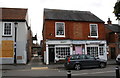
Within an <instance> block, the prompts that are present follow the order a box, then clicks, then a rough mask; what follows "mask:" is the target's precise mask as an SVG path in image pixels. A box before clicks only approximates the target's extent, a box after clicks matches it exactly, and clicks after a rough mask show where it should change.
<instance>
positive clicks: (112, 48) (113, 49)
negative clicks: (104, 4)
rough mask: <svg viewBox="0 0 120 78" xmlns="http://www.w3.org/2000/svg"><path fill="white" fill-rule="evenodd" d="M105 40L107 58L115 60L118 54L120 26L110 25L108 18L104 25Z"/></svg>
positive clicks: (119, 48)
mask: <svg viewBox="0 0 120 78" xmlns="http://www.w3.org/2000/svg"><path fill="white" fill-rule="evenodd" d="M105 30H106V40H107V45H108V47H109V48H108V58H109V59H115V58H116V57H117V55H118V54H120V25H118V24H112V23H111V21H110V18H109V19H108V24H106V25H105Z"/></svg>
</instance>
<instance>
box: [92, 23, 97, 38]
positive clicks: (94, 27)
mask: <svg viewBox="0 0 120 78" xmlns="http://www.w3.org/2000/svg"><path fill="white" fill-rule="evenodd" d="M90 37H98V25H97V24H90Z"/></svg>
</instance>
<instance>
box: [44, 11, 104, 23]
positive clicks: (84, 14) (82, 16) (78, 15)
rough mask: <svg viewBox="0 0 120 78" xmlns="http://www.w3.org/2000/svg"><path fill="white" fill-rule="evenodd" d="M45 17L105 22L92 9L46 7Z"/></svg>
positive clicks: (49, 18)
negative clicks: (78, 9) (75, 9)
mask: <svg viewBox="0 0 120 78" xmlns="http://www.w3.org/2000/svg"><path fill="white" fill-rule="evenodd" d="M44 19H48V20H67V21H85V22H104V21H102V20H101V19H100V18H98V17H97V16H95V15H94V14H93V13H91V12H90V11H74V10H58V9H44Z"/></svg>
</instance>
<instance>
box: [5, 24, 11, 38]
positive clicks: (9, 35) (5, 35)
mask: <svg viewBox="0 0 120 78" xmlns="http://www.w3.org/2000/svg"><path fill="white" fill-rule="evenodd" d="M5 23H11V34H8V35H7V34H4V32H5V31H4V29H5ZM3 36H12V22H4V23H3Z"/></svg>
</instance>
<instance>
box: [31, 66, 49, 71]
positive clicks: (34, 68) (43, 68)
mask: <svg viewBox="0 0 120 78" xmlns="http://www.w3.org/2000/svg"><path fill="white" fill-rule="evenodd" d="M45 69H48V67H32V68H31V70H45Z"/></svg>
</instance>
